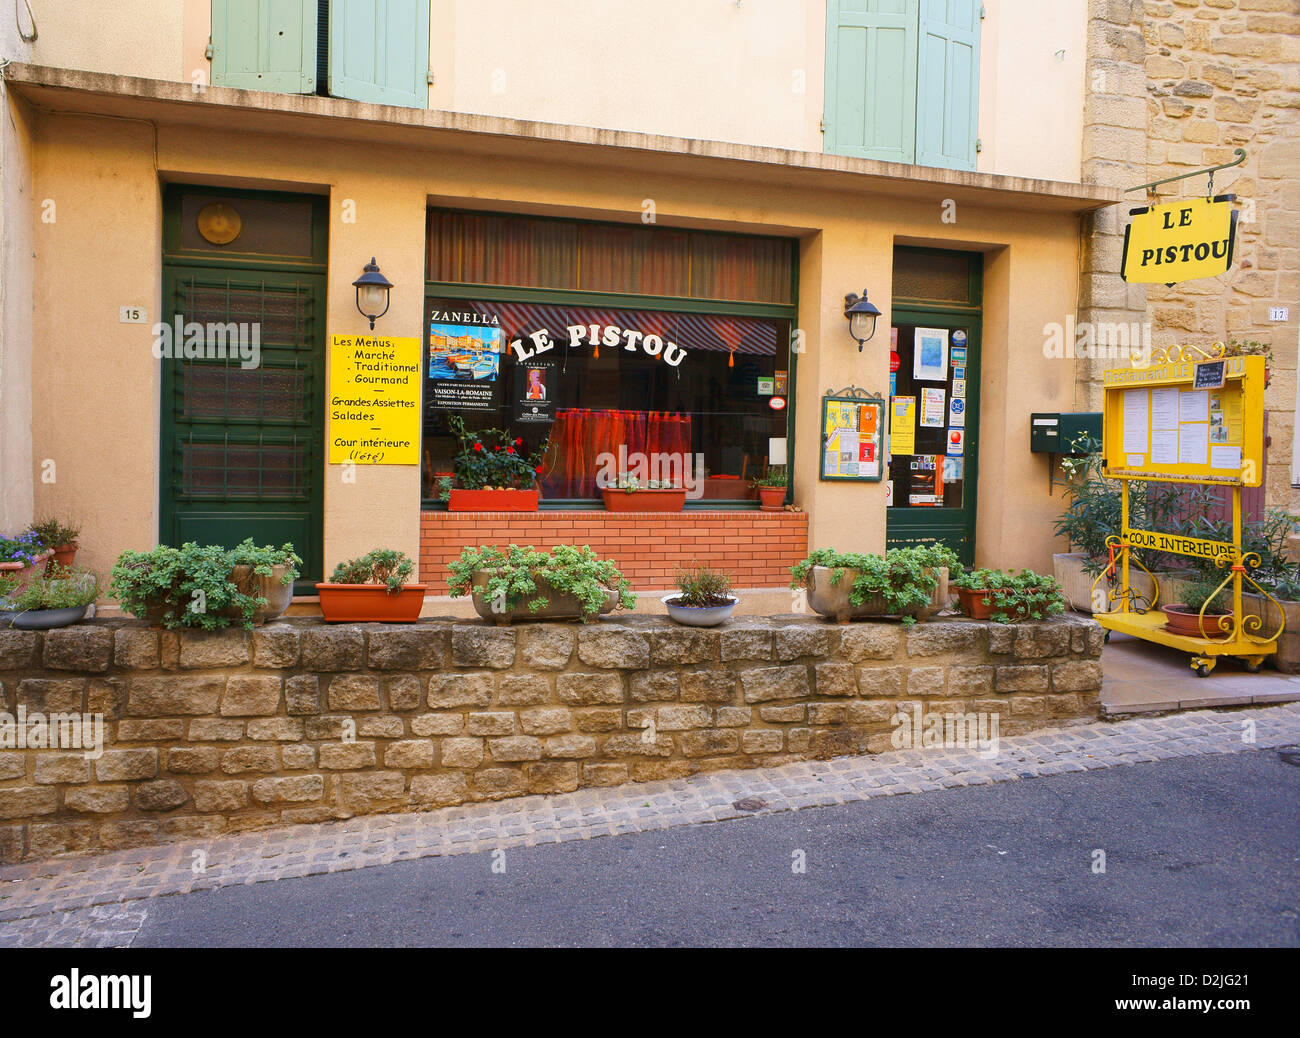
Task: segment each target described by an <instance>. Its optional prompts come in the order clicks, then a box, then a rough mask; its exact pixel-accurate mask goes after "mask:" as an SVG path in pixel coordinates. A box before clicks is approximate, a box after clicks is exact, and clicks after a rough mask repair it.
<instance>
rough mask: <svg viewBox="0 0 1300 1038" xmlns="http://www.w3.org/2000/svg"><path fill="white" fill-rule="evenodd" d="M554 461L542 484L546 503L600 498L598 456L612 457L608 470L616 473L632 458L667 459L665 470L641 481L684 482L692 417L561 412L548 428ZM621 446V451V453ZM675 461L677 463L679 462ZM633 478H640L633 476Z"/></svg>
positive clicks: (618, 412)
mask: <svg viewBox="0 0 1300 1038" xmlns="http://www.w3.org/2000/svg"><path fill="white" fill-rule="evenodd" d="M551 443H552V445H553V448H552V461H551V465H550V470H549V471H548V472H547V474H546V477H545V479H544V480H543V481H542V488H543V491H544V493H545V494H546V496H547V497H550V498H592V497H599V496H600V488H599V487H598V486H597V485H596V474H597V472H598V471H599V469H600V464H599V462H600V460H601V455H603V454H608V455H610V456H612V457H613V459H614V463H613V465H612V466H611V471H614V472H615V474H616V475H617V474H618V471H621V470H623V469H624V468H625V466H626V465H627V463H628V460H629V459H630V460H632V461H635V460H636V459H633V458H632V456H633V455H636V454H641V455H643V456H645V458H646V463H647V465H648V464H649V463H650V456H651V455H665V454H666V455H670V456H672V457H673V458H674V463H673V465H672V467H671V468H670V469H668V470H667V471H660V472H650V471H647V472H645V473H644V476H643V477H642V478H647V479H648V478H661V479H662V478H667V477H669V476H670V475H671V477H672V478H674V479H682V478H683V476H684V475H685V466H686V465H687V464H689V459H690V454H691V417H690V415H685V414H669V413H667V412H664V411H615V410H594V411H591V410H586V409H579V408H562V409H560V410H558V411H557V412H556V414H555V424H554V425H553V426H552V427H551ZM620 447H621V448H622V449H623V450H622V453H620ZM676 459H681V460H680V461H677V460H676ZM633 475H640V474H639V473H636V472H635V471H634V472H633Z"/></svg>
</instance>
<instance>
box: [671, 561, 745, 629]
mask: <svg viewBox="0 0 1300 1038" xmlns="http://www.w3.org/2000/svg"><path fill="white" fill-rule="evenodd" d="M660 601H661V602H663V604H664V606H665V607H666V608H667V609H668V615H669V616H670V617H672V618H673V619H674V620H675V621H677V623H679V624H682V625H684V626H686V627H717V626H718V624H722V623H726V622H727V621H728V620H730V619H731V612H732V610H733V609H735V608H736V603H737V602H739V601H740V599H739V598H737V597H736V596H735V595H733V594H732V593H731V578H730V577H729V576H728V575H727V574H726V573H723V572H722V571H721V570H716V569H710V568H709V567H708V566H695V567H692V568H691V569H684V570H681V571H679V572H678V574H677V590H676V591H675V592H673V593H672V594H669V595H664V596H663V598H661V599H660Z"/></svg>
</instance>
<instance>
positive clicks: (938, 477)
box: [907, 454, 944, 508]
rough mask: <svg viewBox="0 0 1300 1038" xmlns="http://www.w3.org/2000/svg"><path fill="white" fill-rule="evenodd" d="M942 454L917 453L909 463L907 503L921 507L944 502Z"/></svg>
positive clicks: (936, 505) (934, 505)
mask: <svg viewBox="0 0 1300 1038" xmlns="http://www.w3.org/2000/svg"><path fill="white" fill-rule="evenodd" d="M943 463H944V456H943V455H942V454H917V455H914V456H913V457H912V459H911V461H910V462H909V463H908V476H909V479H908V491H907V503H908V504H909V505H914V506H921V507H931V508H934V507H939V506H941V505H942V504H943Z"/></svg>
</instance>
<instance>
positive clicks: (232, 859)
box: [0, 703, 1300, 947]
mask: <svg viewBox="0 0 1300 1038" xmlns="http://www.w3.org/2000/svg"><path fill="white" fill-rule="evenodd" d="M1296 743H1300V704H1296V703H1291V704H1286V705H1283V706H1273V707H1260V708H1252V709H1245V710H1233V711H1217V712H1216V711H1209V710H1202V711H1197V712H1194V713H1185V714H1176V715H1171V716H1167V717H1156V718H1142V719H1137V720H1129V721H1120V722H1112V723H1105V722H1098V723H1094V724H1088V725H1080V726H1074V727H1070V728H1065V729H1049V730H1044V731H1041V732H1035V733H1034V734H1031V735H1021V736H1014V737H1009V738H1004V739H1002V740H1001V741H1000V746H999V752H998V753H997V755H996V756H992V757H990V758H988V759H985V757H984V756H983V755H982V754H981V752H980V751H979V750H978V749H925V750H896V751H893V752H889V753H882V754H875V755H867V756H861V757H841V758H836V759H834V760H829V761H806V762H800V763H796V764H787V765H782V766H780V767H772V768H755V769H750V770H737V771H719V772H710V773H706V774H701V775H695V776H692V777H691V778H688V779H678V780H672V781H662V782H648V783H641V784H637V785H628V786H619V787H614V788H610V789H584V790H579V791H578V792H576V793H565V794H560V795H557V796H530V797H520V798H517V799H512V800H503V801H498V802H495V803H488V804H476V805H473V806H466V807H454V808H445V809H442V810H439V811H431V812H424V813H419V814H397V815H369V816H366V817H359V818H354V819H351V820H349V821H344V822H327V823H320V824H316V825H303V826H295V827H289V828H279V829H268V830H262V831H259V832H254V833H245V834H241V835H238V836H229V837H221V838H218V839H213V840H207V841H188V842H184V843H174V844H168V845H165V846H161V847H141V848H136V849H133V850H129V851H119V852H115V853H112V854H105V855H98V856H65V857H62V858H55V859H51V860H48V861H44V862H37V863H31V864H22V865H12V866H6V867H4V868H0V946H19V947H37V946H57V947H67V946H82V947H120V946H125V945H129V944H130V943H131V941H132V940H133V939H134V937H135V934H136V932H137V931H138V930H139V928H140V926H141V925H142V923H143V922H144V919H145V915H146V913H147V911H148V900H149V899H150V898H154V897H161V896H164V895H170V894H185V893H189V892H190V891H195V890H209V889H213V888H216V887H223V886H228V885H231V884H236V883H263V882H266V881H268V880H276V879H292V878H297V877H300V876H310V875H317V874H320V873H325V872H342V871H346V870H350V869H361V868H366V867H368V866H371V865H387V864H390V863H392V862H395V861H404V860H407V859H411V858H424V857H433V856H438V855H448V854H472V853H476V852H480V851H485V850H493V849H496V848H507V847H515V846H531V845H534V844H538V843H556V842H562V841H565V840H579V839H590V838H591V837H594V836H606V835H611V834H618V833H630V832H639V831H644V830H653V829H666V828H669V827H672V826H678V825H693V824H698V823H702V822H716V821H723V820H725V819H729V818H738V817H742V816H744V815H745V814H747V813H748V812H747V811H745V810H743V809H741V808H738V807H736V806H735V803H736V802H737V801H742V800H744V799H746V798H759V799H761V800H762V801H764V802H765V803H764V804H763V805H762V806H761V807H759V808H758V810H760V811H764V812H772V811H791V810H798V809H799V808H804V807H822V806H828V805H831V804H845V803H851V802H855V801H861V800H869V799H871V798H873V797H883V796H894V795H897V794H903V793H922V792H925V791H928V790H939V789H949V788H953V787H958V786H972V785H992V784H993V783H997V782H1009V781H1014V780H1017V779H1029V778H1037V777H1041V776H1045V775H1058V774H1060V773H1062V772H1066V771H1087V770H1092V769H1096V768H1112V767H1118V766H1120V765H1124V764H1137V763H1144V762H1149V761H1158V760H1168V759H1171V758H1175V757H1188V756H1200V755H1205V754H1213V753H1235V752H1240V751H1242V750H1248V749H1266V748H1270V747H1276V746H1284V745H1291V744H1296Z"/></svg>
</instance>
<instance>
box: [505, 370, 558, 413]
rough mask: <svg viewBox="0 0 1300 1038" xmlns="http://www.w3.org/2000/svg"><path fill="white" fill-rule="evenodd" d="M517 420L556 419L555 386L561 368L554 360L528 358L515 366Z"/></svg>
mask: <svg viewBox="0 0 1300 1038" xmlns="http://www.w3.org/2000/svg"><path fill="white" fill-rule="evenodd" d="M514 367H515V379H514V384H515V421H517V422H553V421H555V400H554V398H553V396H554V386H555V380H556V377H557V376H558V374H559V368H558V366H557V365H556V363H555V361H553V360H526V361H524V362H523V363H520V364H516V365H515V366H514Z"/></svg>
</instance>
